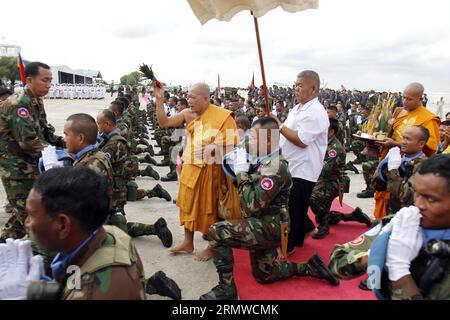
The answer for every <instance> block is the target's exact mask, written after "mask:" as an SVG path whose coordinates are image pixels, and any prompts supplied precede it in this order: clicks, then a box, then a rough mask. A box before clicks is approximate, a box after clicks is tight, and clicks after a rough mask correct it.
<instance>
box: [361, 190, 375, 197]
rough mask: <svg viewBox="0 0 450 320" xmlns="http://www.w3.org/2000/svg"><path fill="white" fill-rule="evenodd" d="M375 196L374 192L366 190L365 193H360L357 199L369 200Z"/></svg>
mask: <svg viewBox="0 0 450 320" xmlns="http://www.w3.org/2000/svg"><path fill="white" fill-rule="evenodd" d="M374 195H375V193H374V192H373V191H370V190H364V191H361V192H360V193H358V194H357V195H356V197H357V198H360V199H368V198H373V196H374Z"/></svg>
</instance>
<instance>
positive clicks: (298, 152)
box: [280, 98, 330, 182]
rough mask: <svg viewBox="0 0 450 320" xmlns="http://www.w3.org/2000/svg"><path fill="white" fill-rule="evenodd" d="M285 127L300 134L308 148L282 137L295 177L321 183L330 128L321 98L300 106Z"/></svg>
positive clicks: (288, 119)
mask: <svg viewBox="0 0 450 320" xmlns="http://www.w3.org/2000/svg"><path fill="white" fill-rule="evenodd" d="M284 126H285V127H287V128H289V129H291V130H294V131H297V133H298V137H299V138H300V140H301V141H302V142H303V143H304V144H306V145H307V147H306V148H300V147H297V146H296V145H295V144H293V143H292V142H290V141H289V140H287V139H286V138H285V137H284V136H283V135H281V138H280V147H281V150H282V154H283V156H284V158H285V159H286V160H287V161H288V162H289V171H290V172H291V175H292V177H293V178H301V179H304V180H308V181H311V182H317V180H318V179H319V176H320V173H321V172H322V167H323V160H324V159H325V152H326V150H327V145H328V127H329V126H330V121H329V120H328V114H327V112H326V111H325V109H324V107H323V105H322V104H321V103H320V102H319V99H318V98H315V99H313V100H311V101H309V102H307V103H305V104H304V105H299V104H298V105H296V106H295V107H294V108H292V110H291V111H290V112H289V115H288V117H287V119H286V121H285V122H284Z"/></svg>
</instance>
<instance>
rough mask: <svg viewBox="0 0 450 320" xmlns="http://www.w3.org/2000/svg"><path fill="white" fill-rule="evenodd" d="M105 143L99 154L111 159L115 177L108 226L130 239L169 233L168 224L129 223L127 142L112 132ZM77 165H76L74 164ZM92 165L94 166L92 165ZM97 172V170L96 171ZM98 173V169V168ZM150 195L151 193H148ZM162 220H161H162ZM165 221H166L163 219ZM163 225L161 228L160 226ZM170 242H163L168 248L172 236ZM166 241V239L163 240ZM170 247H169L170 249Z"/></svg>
mask: <svg viewBox="0 0 450 320" xmlns="http://www.w3.org/2000/svg"><path fill="white" fill-rule="evenodd" d="M103 139H104V140H103V142H102V143H101V145H100V147H101V149H102V152H97V154H98V153H100V154H102V155H104V157H105V159H106V158H107V159H109V162H108V163H110V166H111V167H110V168H111V171H112V175H113V181H114V183H113V184H112V185H113V196H112V205H111V208H112V211H111V216H110V217H109V218H108V221H107V224H110V225H113V226H116V227H118V228H120V229H121V230H122V231H124V232H126V233H128V235H129V236H130V237H133V238H134V237H140V236H144V235H157V236H158V237H160V236H161V234H160V231H159V230H160V229H164V230H163V231H164V232H166V233H167V232H168V230H167V228H166V225H167V224H166V222H165V221H161V222H158V221H159V220H158V221H157V222H156V223H155V225H150V224H143V223H137V222H127V219H126V218H125V209H124V206H125V204H126V201H127V191H126V178H125V176H126V174H127V173H126V172H125V170H126V169H127V168H125V163H126V161H127V159H128V157H129V149H128V146H127V144H126V141H125V139H124V138H123V137H121V136H120V135H119V134H118V132H115V131H113V132H111V133H110V134H109V135H103ZM97 157H99V155H97ZM74 165H75V164H74ZM91 165H94V164H92V163H91ZM94 166H95V167H102V166H101V165H100V164H99V163H97V164H96V165H94ZM94 170H95V169H94ZM97 172H98V168H97ZM99 173H100V172H99ZM100 174H104V172H102V173H100ZM147 193H149V192H147ZM160 220H161V219H160ZM162 220H164V219H162ZM160 225H161V226H160ZM168 238H170V239H169V240H167V241H166V242H165V241H163V244H165V245H166V246H167V245H168V243H170V245H171V244H172V243H171V242H172V240H171V239H172V237H171V235H170V237H168ZM163 240H164V239H163ZM170 245H168V246H169V247H170Z"/></svg>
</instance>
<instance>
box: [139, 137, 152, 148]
mask: <svg viewBox="0 0 450 320" xmlns="http://www.w3.org/2000/svg"><path fill="white" fill-rule="evenodd" d="M139 144H143V145H144V146H146V147H150V143H149V142H148V141H147V140H145V139H143V138H139Z"/></svg>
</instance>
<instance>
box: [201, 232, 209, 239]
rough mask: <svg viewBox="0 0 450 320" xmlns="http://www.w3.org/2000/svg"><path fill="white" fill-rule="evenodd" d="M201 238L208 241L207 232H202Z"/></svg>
mask: <svg viewBox="0 0 450 320" xmlns="http://www.w3.org/2000/svg"><path fill="white" fill-rule="evenodd" d="M202 239H203V240H205V241H208V240H209V238H208V234H206V233H204V234H202Z"/></svg>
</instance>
